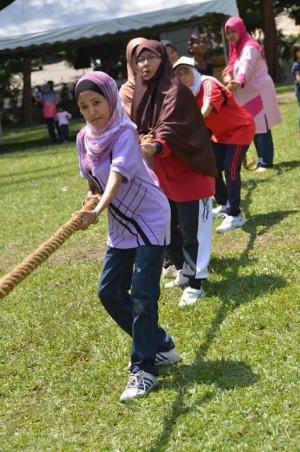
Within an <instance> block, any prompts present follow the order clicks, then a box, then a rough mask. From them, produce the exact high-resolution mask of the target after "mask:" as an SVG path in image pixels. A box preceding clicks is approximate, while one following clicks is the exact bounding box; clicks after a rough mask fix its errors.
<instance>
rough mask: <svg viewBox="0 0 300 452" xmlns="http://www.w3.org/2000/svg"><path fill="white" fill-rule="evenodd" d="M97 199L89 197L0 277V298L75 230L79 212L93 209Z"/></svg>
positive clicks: (79, 215)
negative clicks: (64, 221) (66, 219)
mask: <svg viewBox="0 0 300 452" xmlns="http://www.w3.org/2000/svg"><path fill="white" fill-rule="evenodd" d="M98 202H99V201H98V200H97V199H94V198H92V199H90V200H89V201H87V202H86V204H85V205H84V209H81V211H79V213H78V215H76V216H74V217H72V218H71V219H70V220H69V221H67V222H66V223H65V224H64V225H63V226H61V227H60V228H59V229H58V230H57V231H56V232H55V233H54V234H53V235H52V236H51V237H50V238H49V239H48V240H46V242H44V243H42V244H41V245H40V246H39V247H38V248H37V249H36V250H35V251H34V252H33V253H31V254H30V255H29V256H28V257H27V258H26V259H24V260H23V262H21V263H20V264H18V265H17V266H16V267H14V268H13V269H12V270H11V271H10V272H9V273H7V274H6V275H5V276H4V277H3V278H1V279H0V299H2V298H4V297H6V295H8V294H9V293H10V292H11V291H12V290H13V289H14V288H15V287H16V286H17V285H18V284H20V282H21V281H23V279H25V278H26V277H27V276H28V275H29V274H30V273H31V272H33V270H35V269H36V268H37V267H38V266H39V265H41V264H42V263H43V262H44V261H45V260H46V259H48V257H49V256H50V255H51V254H52V253H54V251H56V250H57V249H58V248H59V247H60V246H61V245H62V244H63V243H64V242H65V241H66V240H67V238H69V237H70V236H71V235H72V234H73V232H75V231H77V230H78V229H79V227H80V224H81V222H82V215H81V214H80V212H82V211H84V210H93V208H94V207H96V205H97V204H98Z"/></svg>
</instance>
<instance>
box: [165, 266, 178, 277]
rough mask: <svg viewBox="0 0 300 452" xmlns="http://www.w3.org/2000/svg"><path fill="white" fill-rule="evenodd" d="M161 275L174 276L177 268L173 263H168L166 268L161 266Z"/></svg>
mask: <svg viewBox="0 0 300 452" xmlns="http://www.w3.org/2000/svg"><path fill="white" fill-rule="evenodd" d="M161 276H162V278H176V276H177V270H176V267H175V265H170V266H169V267H167V268H163V269H162V274H161Z"/></svg>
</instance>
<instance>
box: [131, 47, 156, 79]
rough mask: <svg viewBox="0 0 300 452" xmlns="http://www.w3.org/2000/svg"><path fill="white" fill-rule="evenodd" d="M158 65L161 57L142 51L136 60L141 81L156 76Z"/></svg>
mask: <svg viewBox="0 0 300 452" xmlns="http://www.w3.org/2000/svg"><path fill="white" fill-rule="evenodd" d="M160 63H161V56H160V55H158V54H156V53H153V52H151V51H150V50H143V51H142V52H141V53H140V55H139V56H138V58H137V60H136V64H137V68H138V70H139V72H140V74H141V76H142V78H143V80H150V79H151V78H152V77H153V76H154V75H155V74H156V72H157V70H158V68H159V66H160Z"/></svg>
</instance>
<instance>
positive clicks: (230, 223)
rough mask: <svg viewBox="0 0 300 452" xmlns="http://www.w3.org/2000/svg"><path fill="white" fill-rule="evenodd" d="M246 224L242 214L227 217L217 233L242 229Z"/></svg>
mask: <svg viewBox="0 0 300 452" xmlns="http://www.w3.org/2000/svg"><path fill="white" fill-rule="evenodd" d="M244 224H245V220H244V219H243V217H242V214H239V215H237V216H236V217H232V216H231V215H226V217H225V219H224V220H223V221H222V223H221V224H220V226H218V227H217V229H216V231H217V232H219V233H221V232H228V231H231V230H232V229H235V228H241V227H242V226H244Z"/></svg>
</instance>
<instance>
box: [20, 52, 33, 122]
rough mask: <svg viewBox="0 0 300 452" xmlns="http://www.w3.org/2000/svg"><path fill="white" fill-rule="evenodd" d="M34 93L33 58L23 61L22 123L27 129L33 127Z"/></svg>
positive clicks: (25, 58)
mask: <svg viewBox="0 0 300 452" xmlns="http://www.w3.org/2000/svg"><path fill="white" fill-rule="evenodd" d="M31 107H32V92H31V58H27V57H24V59H23V98H22V123H23V124H24V126H25V127H29V126H31V125H32V117H31Z"/></svg>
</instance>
